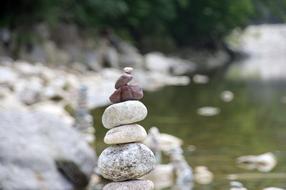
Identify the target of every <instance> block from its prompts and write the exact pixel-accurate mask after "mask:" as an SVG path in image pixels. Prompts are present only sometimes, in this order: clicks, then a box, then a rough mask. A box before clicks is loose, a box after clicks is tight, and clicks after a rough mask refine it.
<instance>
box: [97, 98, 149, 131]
mask: <svg viewBox="0 0 286 190" xmlns="http://www.w3.org/2000/svg"><path fill="white" fill-rule="evenodd" d="M146 116H147V108H146V107H145V105H144V104H143V103H141V102H139V101H135V100H132V101H125V102H121V103H117V104H113V105H111V106H109V107H108V108H106V110H105V111H104V113H103V115H102V124H103V126H104V127H105V128H107V129H111V128H113V127H116V126H119V125H126V124H130V123H136V122H139V121H142V120H143V119H145V117H146Z"/></svg>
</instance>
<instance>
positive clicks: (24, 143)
mask: <svg viewBox="0 0 286 190" xmlns="http://www.w3.org/2000/svg"><path fill="white" fill-rule="evenodd" d="M0 139H1V140H0V189H5V190H19V189H27V190H33V189H45V190H72V189H74V187H82V186H85V185H86V183H87V182H88V178H89V176H90V175H91V174H92V171H93V168H94V166H95V163H96V158H95V153H94V152H93V150H92V149H91V148H90V147H89V146H88V144H87V143H86V142H85V141H84V140H83V139H81V137H80V134H78V133H77V131H76V130H74V129H73V128H71V127H69V126H67V125H66V124H65V123H64V122H62V121H61V120H59V119H58V118H56V117H54V116H51V115H48V114H42V113H28V112H23V113H19V112H18V113H17V112H16V113H15V112H4V113H3V112H2V113H0Z"/></svg>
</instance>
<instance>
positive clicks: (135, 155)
mask: <svg viewBox="0 0 286 190" xmlns="http://www.w3.org/2000/svg"><path fill="white" fill-rule="evenodd" d="M155 162H156V160H155V156H154V154H153V152H152V151H151V150H150V149H149V148H148V147H147V146H145V145H143V144H141V143H130V144H121V145H113V146H110V147H108V148H106V149H105V150H104V151H103V152H102V153H101V155H100V156H99V158H98V169H99V172H100V174H101V175H102V176H103V177H104V178H106V179H109V180H112V181H125V180H130V179H137V178H140V177H142V176H144V175H146V174H147V173H149V172H150V171H151V170H152V169H153V168H154V165H155Z"/></svg>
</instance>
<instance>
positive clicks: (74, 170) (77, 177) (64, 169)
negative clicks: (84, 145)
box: [56, 160, 88, 188]
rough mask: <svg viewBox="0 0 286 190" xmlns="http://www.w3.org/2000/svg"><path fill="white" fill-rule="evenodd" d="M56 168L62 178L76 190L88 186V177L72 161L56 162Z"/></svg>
mask: <svg viewBox="0 0 286 190" xmlns="http://www.w3.org/2000/svg"><path fill="white" fill-rule="evenodd" d="M56 166H57V168H58V170H59V171H60V172H61V173H62V174H63V176H64V177H65V178H66V179H67V180H69V181H70V182H71V183H72V184H73V185H74V186H75V187H76V188H83V187H86V186H87V185H88V177H87V176H86V175H85V174H84V173H83V172H82V171H81V170H80V168H79V167H78V166H77V165H76V164H75V163H74V162H72V161H67V160H56Z"/></svg>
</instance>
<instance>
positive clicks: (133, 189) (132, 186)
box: [103, 179, 154, 190]
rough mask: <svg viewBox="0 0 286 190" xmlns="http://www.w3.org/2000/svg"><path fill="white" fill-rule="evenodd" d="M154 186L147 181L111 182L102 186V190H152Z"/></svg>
mask: <svg viewBox="0 0 286 190" xmlns="http://www.w3.org/2000/svg"><path fill="white" fill-rule="evenodd" d="M152 189H154V184H153V182H152V181H149V180H142V179H141V180H131V181H123V182H112V183H109V184H107V185H105V186H104V188H103V190H152Z"/></svg>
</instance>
